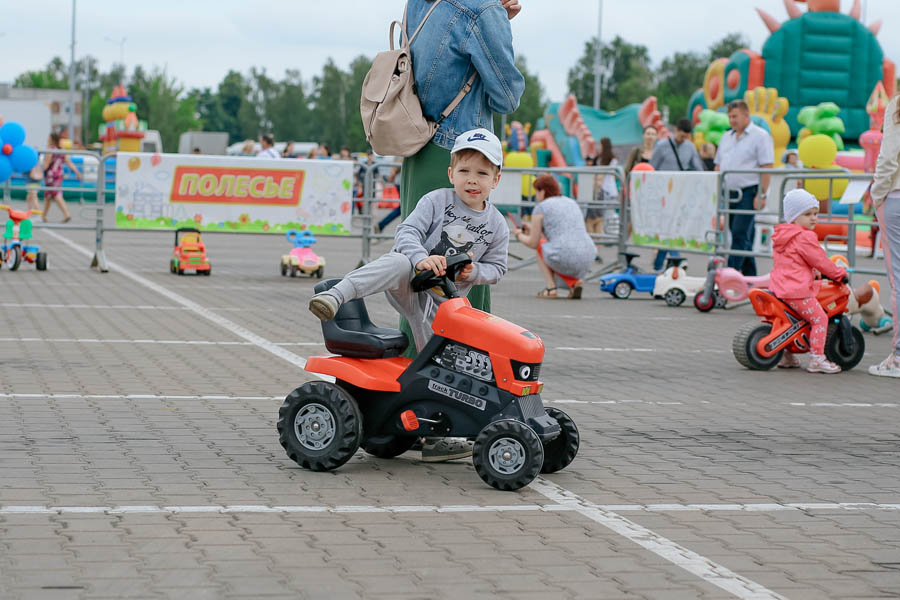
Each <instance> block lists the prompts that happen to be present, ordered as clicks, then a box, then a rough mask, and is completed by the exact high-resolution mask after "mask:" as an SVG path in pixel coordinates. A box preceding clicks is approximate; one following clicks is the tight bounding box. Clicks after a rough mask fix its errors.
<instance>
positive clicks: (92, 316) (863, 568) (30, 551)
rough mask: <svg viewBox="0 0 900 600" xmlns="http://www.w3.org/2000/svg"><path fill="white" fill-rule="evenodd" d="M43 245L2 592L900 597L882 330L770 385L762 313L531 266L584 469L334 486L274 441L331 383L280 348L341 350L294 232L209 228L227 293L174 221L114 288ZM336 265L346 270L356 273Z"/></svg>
mask: <svg viewBox="0 0 900 600" xmlns="http://www.w3.org/2000/svg"><path fill="white" fill-rule="evenodd" d="M38 236H39V237H40V242H41V243H42V244H43V245H44V246H45V248H46V250H47V251H48V252H49V256H50V260H49V270H48V271H47V272H44V273H37V272H35V271H34V270H33V268H29V267H27V266H26V267H23V268H22V269H21V270H20V271H18V272H16V273H10V272H9V271H7V270H6V269H3V270H0V291H2V294H0V597H2V598H4V599H6V598H10V599H28V600H30V599H43V598H52V599H69V598H73V599H75V598H77V599H86V598H90V599H93V598H192V599H193V598H385V599H387V598H392V599H393V598H398V599H407V598H409V599H412V598H454V599H460V598H612V599H619V598H622V599H640V598H648V599H655V598H734V597H740V598H791V599H792V600H796V599H803V598H810V599H812V598H816V599H818V598H840V599H863V598H900V483H898V482H900V450H898V442H900V434H898V426H897V424H898V422H900V393H898V391H900V387H898V382H897V381H896V380H887V381H886V380H883V379H878V378H874V377H870V376H869V375H867V374H866V372H865V366H867V365H868V364H872V363H874V362H877V361H878V360H880V359H881V358H883V356H885V355H886V354H887V352H888V347H889V340H888V339H887V338H885V337H884V336H881V337H875V336H871V335H866V343H867V345H868V348H867V355H866V357H865V359H864V361H863V364H862V365H861V366H860V367H859V368H857V369H855V370H853V371H851V372H848V373H843V374H840V375H837V376H825V375H810V374H807V373H805V372H798V371H792V372H776V371H773V372H768V373H752V372H749V371H746V370H744V369H743V368H741V367H740V366H739V365H738V364H737V362H736V361H735V360H734V358H733V357H732V355H731V350H730V347H731V338H732V336H733V334H734V332H735V331H736V330H737V329H738V327H740V325H741V324H743V323H745V322H747V321H750V320H753V319H754V315H753V313H752V310H751V309H750V308H749V307H747V306H744V307H739V308H736V309H733V310H728V311H714V312H713V313H710V314H700V313H698V312H697V311H696V310H694V309H693V307H687V306H685V307H681V308H677V309H672V308H668V307H666V306H665V305H664V303H661V302H659V301H654V300H651V299H649V298H648V297H644V298H641V297H635V298H632V299H630V300H628V301H619V300H615V299H613V298H611V297H610V296H608V295H604V294H601V293H600V291H599V289H598V288H597V286H596V283H593V284H590V285H589V286H588V287H587V288H586V290H585V297H584V299H582V300H581V301H577V302H576V301H566V300H554V301H547V300H540V299H537V298H535V297H534V295H535V293H536V292H537V291H538V290H539V289H540V288H541V287H543V285H542V284H541V279H540V277H539V274H538V272H537V270H536V268H535V267H534V266H531V267H527V268H525V269H522V270H517V271H513V272H511V273H509V274H508V276H507V277H506V278H505V279H504V280H503V282H502V283H501V284H500V285H499V286H496V288H495V290H494V293H493V303H494V312H496V313H497V314H499V315H501V316H503V317H505V318H508V319H509V320H512V321H514V322H516V323H518V324H520V325H522V326H525V327H527V328H529V329H531V330H532V331H534V332H536V333H537V334H539V335H540V336H541V337H542V339H543V340H544V343H545V344H546V347H547V353H546V359H545V362H544V366H543V368H542V379H544V380H545V382H546V387H545V391H544V400H545V403H547V404H550V405H553V406H557V407H559V408H563V409H564V410H566V411H567V412H569V413H570V414H571V415H572V416H573V418H574V419H575V420H576V422H577V424H578V426H579V429H580V430H581V434H582V445H581V450H580V453H579V455H578V458H577V459H576V460H575V462H574V463H573V464H572V465H571V466H570V467H569V468H567V469H565V470H564V471H561V472H559V473H557V474H554V475H551V476H547V477H546V478H542V479H539V480H538V482H537V483H536V484H535V485H534V486H531V487H528V488H525V489H523V490H520V491H519V492H516V493H504V492H498V491H495V490H493V489H492V488H489V487H487V486H486V485H485V484H483V483H482V481H481V480H480V479H479V478H478V476H477V475H476V473H475V471H474V469H473V468H472V466H471V463H470V462H468V461H455V462H452V463H446V464H425V463H422V462H420V460H419V457H418V455H417V453H415V452H409V453H407V454H406V455H403V456H401V457H399V458H397V459H394V460H381V459H376V458H373V457H371V456H367V455H365V454H364V453H362V452H360V453H359V454H358V455H357V456H356V457H354V459H353V460H351V461H350V462H349V463H347V464H346V465H345V466H343V467H342V468H340V469H338V470H337V471H334V472H329V473H312V472H309V471H304V470H302V469H300V468H299V467H297V466H296V465H295V464H294V463H292V462H291V461H290V460H289V459H288V458H287V457H286V456H285V454H284V451H283V450H282V448H281V447H280V445H279V444H278V439H277V433H276V431H275V419H276V415H277V411H278V407H279V405H280V403H281V398H283V397H284V396H285V395H286V394H287V393H288V392H290V391H291V390H292V389H294V388H295V387H298V386H299V385H301V384H302V383H304V382H305V381H309V380H311V379H313V378H314V376H312V375H310V374H309V373H306V372H305V371H303V370H301V369H300V368H299V367H298V366H297V365H296V364H292V363H291V362H289V361H288V360H284V359H283V358H280V357H279V356H276V355H275V354H273V348H274V349H275V350H274V351H278V349H281V350H283V351H286V352H289V353H291V354H292V355H296V356H299V357H301V358H305V357H309V356H312V355H315V354H317V353H321V352H324V346H323V345H322V344H321V330H320V328H319V325H318V321H317V320H316V319H315V318H314V317H313V316H312V315H311V314H309V313H308V311H307V310H306V301H307V299H308V298H309V295H310V292H311V289H312V286H313V285H314V284H315V280H309V279H305V278H298V279H291V278H283V277H281V276H280V275H279V274H278V270H277V267H278V260H279V257H280V255H281V253H282V252H283V251H284V250H285V249H286V248H287V242H286V241H285V240H283V239H282V238H280V237H278V236H249V235H234V236H231V235H207V236H205V240H206V242H207V244H208V247H209V255H210V258H211V260H212V262H213V265H214V273H213V276H211V277H208V278H207V277H192V276H185V277H178V276H175V275H171V274H169V273H168V271H167V261H168V256H169V253H170V252H171V249H170V244H171V237H172V236H171V234H170V233H161V232H119V231H111V232H108V233H107V238H106V245H107V251H108V257H109V259H110V260H111V261H113V263H114V265H113V268H112V269H111V271H110V272H109V273H107V274H99V273H97V272H95V271H90V270H89V269H88V268H87V265H88V258H87V257H86V256H84V255H83V254H82V253H80V252H79V250H78V249H76V248H74V247H72V245H71V244H75V245H77V246H79V247H82V248H91V247H92V242H93V236H92V234H91V233H89V232H78V231H66V232H63V233H56V234H51V233H49V232H47V231H46V230H38ZM63 240H66V241H68V243H66V242H65V241H63ZM388 248H389V242H382V243H381V244H378V245H376V246H375V252H376V253H377V252H380V251H386V250H388ZM315 249H316V251H317V252H319V253H321V254H323V255H324V256H325V257H326V258H327V260H328V264H327V267H326V270H327V276H339V275H341V274H343V273H344V272H346V271H347V270H349V269H351V268H352V267H354V266H355V265H356V262H357V261H358V258H359V240H347V239H334V238H320V242H319V244H318V245H317V246H316V248H315ZM518 250H521V249H518ZM604 256H605V258H606V260H611V259H612V255H611V254H608V253H605V254H604ZM649 258H650V255H649V254H648V255H647V256H645V257H644V260H643V262H644V263H645V264H646V263H648V262H649ZM689 263H690V265H691V267H690V268H691V271H692V272H694V273H697V274H699V271H700V270H702V265H703V261H702V260H700V259H699V258H692V259H689ZM762 268H766V266H763V267H762ZM125 270H127V271H128V272H129V273H132V274H133V275H134V276H135V277H128V276H126V275H125V274H124V271H125ZM141 281H147V282H150V284H152V286H163V288H165V290H168V292H169V294H167V295H163V294H161V293H159V291H158V289H159V288H158V287H157V288H156V289H157V291H154V289H151V287H147V285H144V284H142V283H141ZM885 289H886V288H885ZM172 294H176V295H177V296H173V295H172ZM176 298H183V299H185V300H186V301H187V302H188V306H186V305H185V304H184V303H180V302H179V301H177V300H176ZM191 303H194V304H191ZM190 306H199V307H202V308H203V309H206V310H208V311H211V312H212V313H214V314H215V315H216V316H217V317H218V318H219V320H218V321H213V320H210V318H207V317H205V316H203V315H202V314H200V313H199V312H198V311H197V310H192V309H191V308H190ZM369 310H370V313H371V314H372V316H373V319H375V320H376V322H378V323H382V324H385V325H392V324H393V323H394V322H395V316H394V315H393V313H392V311H391V309H390V308H389V307H388V305H387V303H386V302H385V301H384V300H383V299H381V298H373V299H372V300H371V301H370V302H369ZM223 320H227V322H228V323H231V324H233V325H234V326H235V327H231V326H230V325H229V326H223V324H222V322H223ZM236 331H237V332H236ZM248 335H249V336H250V337H249V338H248ZM252 336H258V338H261V339H263V340H265V341H267V342H271V343H272V344H274V346H271V347H269V348H268V349H266V348H264V347H261V346H260V345H258V344H256V343H254V342H253V341H248V340H250V339H257V338H255V337H252ZM548 490H549V491H548ZM476 508H478V510H475V509H476Z"/></svg>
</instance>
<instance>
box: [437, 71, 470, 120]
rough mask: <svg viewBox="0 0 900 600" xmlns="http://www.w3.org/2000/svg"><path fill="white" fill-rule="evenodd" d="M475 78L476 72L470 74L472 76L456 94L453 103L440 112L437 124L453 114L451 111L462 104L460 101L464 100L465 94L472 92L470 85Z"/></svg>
mask: <svg viewBox="0 0 900 600" xmlns="http://www.w3.org/2000/svg"><path fill="white" fill-rule="evenodd" d="M477 76H478V71H475V72H474V73H472V76H471V77H469V80H468V81H467V82H466V84H465V85H464V86H463V87H462V89H461V90H459V92H458V93H457V94H456V98H454V99H453V102H451V103H450V104H448V105H447V108H445V109H444V110H442V111H441V116H440V117H438V120H437V122H438V123H440V122H441V121H443V120H444V119H446V118H447V116H448V115H449V114H450V113H452V112H453V109H455V108H456V107H457V106H458V105H459V103H460V102H462V99H463V98H465V96H466V94H468V93H469V92H470V91H471V90H472V84H473V83H474V82H475V77H477Z"/></svg>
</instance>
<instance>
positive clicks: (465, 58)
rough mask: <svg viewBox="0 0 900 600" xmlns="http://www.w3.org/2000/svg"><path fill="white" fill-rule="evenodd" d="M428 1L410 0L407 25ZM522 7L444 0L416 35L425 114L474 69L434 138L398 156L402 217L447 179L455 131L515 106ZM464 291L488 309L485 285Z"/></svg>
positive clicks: (488, 124) (495, 0) (487, 0)
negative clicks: (517, 19) (517, 20)
mask: <svg viewBox="0 0 900 600" xmlns="http://www.w3.org/2000/svg"><path fill="white" fill-rule="evenodd" d="M431 6H432V0H409V5H408V9H407V10H408V12H407V32H408V33H412V32H413V31H415V30H416V28H417V27H418V26H419V23H421V22H422V18H423V17H424V16H425V13H427V12H428V9H430V8H431ZM520 10H522V7H521V6H520V5H519V2H518V0H442V1H441V3H440V4H439V5H438V6H437V7H436V8H435V10H434V12H432V13H431V16H430V17H428V20H427V21H426V22H425V25H424V26H423V27H422V31H420V32H419V35H418V36H416V39H415V40H414V41H413V44H412V47H411V49H410V51H411V54H412V62H413V68H414V69H415V80H416V93H417V94H418V96H419V101H420V102H421V103H422V110H423V112H424V113H425V116H426V117H427V118H428V119H430V120H433V121H437V119H438V118H439V117H440V113H441V111H442V110H444V109H445V108H446V107H447V105H448V104H450V102H451V101H452V100H453V98H454V97H455V96H456V94H457V93H458V92H459V91H460V90H461V89H462V87H463V85H465V83H466V81H468V79H469V77H471V76H472V74H473V73H475V72H477V73H478V77H476V78H475V81H474V82H473V84H472V89H471V90H470V91H469V93H468V94H466V96H465V97H464V98H463V99H462V101H461V102H460V103H459V105H458V106H457V107H456V109H455V110H454V111H453V112H452V113H450V115H449V116H447V118H446V119H444V120H443V121H442V122H441V123H440V126H439V127H438V130H437V133H435V135H434V137H433V138H432V139H431V142H430V143H428V144H426V145H425V147H424V148H422V149H421V150H419V152H418V153H416V154H415V155H413V156H410V157H409V158H405V159H404V160H403V169H402V171H401V183H400V193H401V197H400V207H401V213H402V217H403V218H404V219H405V218H406V217H407V215H409V213H411V212H412V210H413V208H415V206H416V203H417V202H418V201H419V198H421V197H422V196H424V195H425V194H427V193H428V192H431V191H433V190H436V189H439V188H442V187H448V181H447V165H448V164H450V148H452V147H453V142H454V141H456V136H457V135H459V134H460V133H462V132H464V131H468V130H470V129H475V128H477V127H483V128H485V129H487V130H489V131H493V130H494V118H493V113H495V112H497V113H501V114H507V113H511V112H513V111H514V110H516V108H518V106H519V98H521V96H522V92H523V91H524V90H525V79H524V77H522V74H521V73H520V72H519V70H518V69H517V68H516V65H515V55H514V54H513V46H512V30H511V29H510V26H509V20H510V19H512V18H513V17H514V16H516V15H517V14H518V13H519V11H520ZM468 297H469V301H470V302H471V303H472V305H473V306H474V307H475V308H479V309H481V310H484V311H490V309H491V302H490V292H489V291H488V286H486V285H480V286H475V287H473V288H472V289H471V290H470V291H469V295H468ZM403 325H405V324H403Z"/></svg>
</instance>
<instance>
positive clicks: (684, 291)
mask: <svg viewBox="0 0 900 600" xmlns="http://www.w3.org/2000/svg"><path fill="white" fill-rule="evenodd" d="M685 260H687V259H686V258H684V257H683V256H669V257H666V268H665V270H664V271H663V272H662V274H661V275H660V276H659V277H657V278H656V283H655V284H654V285H653V297H654V298H663V299H664V300H665V301H666V304H667V305H669V306H681V305H682V304H683V303H684V301H685V300H686V299H687V298H688V297H689V296H694V297H696V294H697V293H698V292H700V291H701V290H702V289H703V286H704V285H705V283H706V279H704V278H703V277H691V276H690V275H688V274H687V269H686V268H685V267H682V266H681V264H682V263H683V262H684V261H685Z"/></svg>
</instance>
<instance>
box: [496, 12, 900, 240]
mask: <svg viewBox="0 0 900 600" xmlns="http://www.w3.org/2000/svg"><path fill="white" fill-rule="evenodd" d="M803 4H806V10H804V9H803V8H802V6H803ZM784 6H785V10H786V12H787V15H788V19H787V20H786V21H784V22H780V21H779V20H778V19H776V18H775V17H774V16H772V15H770V14H768V13H766V12H764V11H762V10H759V9H757V13H758V14H759V16H760V17H761V19H762V22H763V24H764V25H765V27H766V28H767V29H768V30H769V32H770V36H769V38H768V39H767V40H766V41H765V43H764V44H763V47H762V49H761V52H759V53H758V52H756V51H754V50H751V49H749V48H743V49H740V50H738V51H736V52H734V53H733V54H732V55H731V56H727V57H720V58H717V59H715V60H713V61H712V62H711V63H710V64H709V66H708V67H707V69H706V73H705V75H704V78H703V81H702V82H698V83H702V86H701V87H700V88H698V89H697V91H696V92H695V93H694V94H693V96H692V97H691V99H690V102H689V107H688V114H687V115H685V116H686V117H688V118H689V119H690V120H691V121H692V123H693V125H694V134H693V135H694V138H693V141H694V143H695V144H696V145H697V146H698V148H699V146H700V145H701V144H703V143H705V142H712V143H714V144H717V143H718V141H719V139H720V138H721V136H722V134H723V133H724V132H725V131H727V130H728V129H729V125H728V117H727V111H726V107H727V105H728V103H729V102H731V101H733V100H739V99H742V100H745V101H746V102H747V104H748V106H749V107H750V112H751V116H752V120H753V122H754V123H756V124H757V125H759V126H761V127H763V128H764V129H766V130H767V131H769V133H770V134H771V135H772V138H773V142H774V156H775V161H776V162H775V166H776V167H780V166H783V165H782V162H781V161H782V158H783V156H784V154H785V151H786V150H787V149H788V148H792V149H796V150H797V151H798V154H799V158H800V160H801V161H802V164H803V166H804V167H805V168H807V169H810V168H812V169H845V170H847V171H849V172H850V173H856V174H862V173H871V172H873V171H874V169H875V160H876V158H877V156H878V151H879V149H880V147H881V137H882V134H881V127H882V123H883V121H884V111H885V107H886V106H887V103H888V100H889V99H890V97H891V96H892V95H893V94H894V93H896V69H895V65H894V63H893V62H892V61H891V60H890V59H889V58H887V57H886V56H885V55H884V52H883V50H882V48H881V44H880V43H879V42H878V39H877V35H878V33H879V31H880V30H881V26H882V23H881V22H880V21H878V22H875V23H872V24H870V25H868V26H867V25H865V24H864V23H862V22H861V21H860V17H861V6H860V0H853V3H852V6H851V8H850V11H849V13H847V14H844V13H842V12H841V10H840V0H808V1H806V2H797V1H795V0H784ZM648 125H653V126H655V127H656V128H657V130H658V131H659V136H660V137H667V136H668V135H669V134H670V133H669V131H668V130H667V128H666V126H665V124H664V123H663V120H662V118H661V115H660V110H659V107H658V102H657V99H656V98H655V97H652V96H651V97H649V98H647V99H646V100H644V101H643V102H642V103H640V104H632V105H628V106H625V107H623V108H621V109H620V110H617V111H615V112H606V111H603V110H596V109H593V108H591V107H587V106H583V105H579V104H578V103H577V101H576V99H575V97H574V96H571V95H570V96H569V97H567V98H566V99H564V100H563V101H562V102H558V103H552V104H550V105H549V107H548V109H547V111H546V113H545V115H544V117H543V118H542V119H540V120H539V121H538V123H537V126H536V127H535V128H534V131H532V130H531V128H530V126H529V125H525V126H523V125H522V124H521V123H518V122H513V123H512V124H511V125H509V126H508V128H507V137H508V142H507V155H506V156H507V158H506V162H505V165H506V166H508V167H526V168H527V167H539V168H546V167H580V166H583V165H584V164H585V160H584V159H585V157H587V156H596V155H597V154H598V148H599V139H600V138H602V137H608V138H610V140H611V142H612V145H613V147H614V148H615V149H616V150H617V152H616V154H617V155H618V157H619V161H620V163H621V162H624V161H623V157H624V154H623V152H622V151H621V149H623V148H629V147H633V146H637V145H639V144H640V143H641V134H642V132H643V129H644V127H646V126H648ZM561 184H562V185H563V192H564V193H568V194H570V195H574V194H572V190H571V189H569V186H570V183H569V180H568V179H567V178H561ZM803 185H804V186H805V187H806V189H808V190H809V191H810V192H811V193H813V194H814V195H815V196H816V197H817V198H818V199H819V200H820V203H821V205H822V211H823V212H829V211H830V212H831V213H832V214H838V215H841V214H844V215H846V214H847V213H848V212H849V206H848V203H847V202H846V199H845V202H844V203H840V202H839V200H840V199H841V197H842V195H843V194H844V191H845V189H846V188H847V185H848V181H847V180H840V179H837V180H831V181H829V180H827V179H818V180H817V179H809V180H807V181H805V182H804V183H803ZM526 188H527V185H526V184H525V183H523V196H527V195H529V194H528V192H527V189H526ZM853 219H855V220H859V221H862V222H867V221H871V220H872V215H871V210H870V208H869V207H867V206H863V204H862V203H861V202H860V203H858V204H857V205H856V206H855V207H854V209H853ZM819 227H820V229H819V230H818V234H819V236H820V239H824V238H825V237H826V236H829V235H841V234H843V235H845V236H846V234H847V231H846V230H847V228H846V227H845V226H839V225H828V224H823V225H820V226H819ZM857 229H858V232H857V246H858V247H859V246H862V247H863V248H864V247H866V246H868V247H871V244H873V243H874V242H873V240H872V237H873V236H871V235H870V234H869V231H868V230H867V229H866V227H865V226H861V227H858V228H857Z"/></svg>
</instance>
